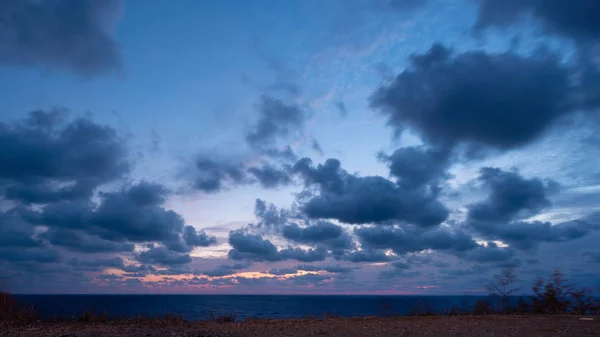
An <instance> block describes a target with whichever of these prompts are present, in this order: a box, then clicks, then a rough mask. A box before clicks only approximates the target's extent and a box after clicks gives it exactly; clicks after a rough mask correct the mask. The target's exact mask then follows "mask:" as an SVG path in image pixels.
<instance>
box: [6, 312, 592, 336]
mask: <svg viewBox="0 0 600 337" xmlns="http://www.w3.org/2000/svg"><path fill="white" fill-rule="evenodd" d="M0 336H10V337H16V336H63V337H67V336H69V337H75V336H77V337H92V336H165V337H169V336H194V337H200V336H213V337H214V336H261V337H263V336H265V337H267V336H528V337H534V336H600V317H598V316H596V317H594V319H593V320H592V321H588V320H580V316H459V317H456V316H444V317H395V318H374V317H373V318H325V319H285V320H250V321H246V322H241V323H217V322H180V323H173V322H171V323H163V322H156V321H147V322H141V321H138V322H135V321H132V322H119V323H104V324H98V323H94V324H89V323H87V324H86V323H36V324H30V325H26V326H11V325H6V324H1V323H0Z"/></svg>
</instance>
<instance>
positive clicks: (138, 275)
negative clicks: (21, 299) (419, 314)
mask: <svg viewBox="0 0 600 337" xmlns="http://www.w3.org/2000/svg"><path fill="white" fill-rule="evenodd" d="M598 12H600V2H598V1H596V0H570V1H566V0H564V1H563V0H556V1H553V2H544V1H541V0H505V1H495V0H327V1H317V0H290V1H274V0H265V1H259V2H248V1H234V0H229V1H192V0H181V1H177V2H167V1H152V2H142V1H118V0H111V1H96V0H79V1H75V0H57V1H50V2H40V1H34V0H25V1H20V0H8V1H2V2H1V3H0V92H1V93H2V94H1V96H0V97H1V99H0V283H1V286H2V287H3V288H4V289H6V290H8V291H11V292H14V293H36V294H39V293H73V294H75V293H98V294H100V293H119V294H120V293H157V294H158V293H170V294H432V295H436V294H481V293H485V289H486V284H487V283H489V281H490V280H492V279H493V277H494V275H497V274H498V273H500V272H501V271H502V270H504V269H506V268H514V270H515V271H516V273H517V275H518V277H519V285H522V287H523V288H522V289H523V291H524V292H527V291H528V290H529V289H530V285H531V282H533V280H535V279H537V278H538V277H548V276H550V275H551V273H552V272H553V270H555V269H556V268H558V269H560V270H562V271H563V272H564V273H565V274H566V276H567V278H568V279H569V280H571V282H573V283H575V284H577V285H580V286H582V287H598V286H600V278H599V277H598V275H600V249H599V248H598V241H599V239H600V209H599V208H600V207H599V205H600V204H599V202H600V169H599V168H598V165H597V161H596V160H595V158H598V155H599V154H600V137H599V135H598V133H597V131H596V130H598V128H599V127H600V118H599V117H600V116H599V115H598V110H599V109H598V108H599V107H600V58H598V55H600V53H599V52H600V43H599V42H600V23H599V22H598V21H597V20H595V15H594V13H598Z"/></svg>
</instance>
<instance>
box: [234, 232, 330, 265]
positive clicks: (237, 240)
mask: <svg viewBox="0 0 600 337" xmlns="http://www.w3.org/2000/svg"><path fill="white" fill-rule="evenodd" d="M229 244H230V245H231V247H232V249H231V250H230V251H229V254H228V256H229V258H230V259H233V260H253V261H269V262H275V261H283V260H297V261H302V262H315V261H323V260H325V258H326V257H327V255H328V253H327V251H326V250H325V249H324V248H322V247H318V248H316V249H308V250H304V249H301V248H297V247H296V248H294V247H287V248H285V249H281V250H278V249H277V247H276V246H275V245H274V244H273V243H272V242H271V241H269V240H265V239H263V238H262V236H260V235H257V234H248V233H245V232H243V231H241V230H236V231H231V232H230V233H229Z"/></svg>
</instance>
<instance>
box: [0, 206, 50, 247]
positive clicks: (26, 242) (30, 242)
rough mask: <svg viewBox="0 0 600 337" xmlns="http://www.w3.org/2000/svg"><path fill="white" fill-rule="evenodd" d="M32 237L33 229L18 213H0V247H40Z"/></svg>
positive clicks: (38, 241) (37, 241) (38, 242)
mask: <svg viewBox="0 0 600 337" xmlns="http://www.w3.org/2000/svg"><path fill="white" fill-rule="evenodd" d="M34 235H35V228H34V227H33V226H31V225H30V224H29V223H28V222H27V221H25V220H24V219H23V218H22V217H21V216H20V215H19V214H18V212H14V211H9V212H5V213H0V247H40V246H41V242H40V240H38V239H36V238H34Z"/></svg>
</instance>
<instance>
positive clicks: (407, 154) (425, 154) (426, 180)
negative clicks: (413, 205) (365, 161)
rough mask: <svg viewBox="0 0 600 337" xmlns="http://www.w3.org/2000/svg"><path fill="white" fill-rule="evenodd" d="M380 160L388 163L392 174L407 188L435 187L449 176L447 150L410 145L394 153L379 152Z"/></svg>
mask: <svg viewBox="0 0 600 337" xmlns="http://www.w3.org/2000/svg"><path fill="white" fill-rule="evenodd" d="M378 157H379V160H380V161H382V162H384V163H387V164H388V165H389V168H390V175H392V176H394V177H396V178H398V183H399V184H400V185H402V186H403V187H405V188H407V189H414V188H422V187H429V188H435V187H436V186H437V184H438V183H439V182H440V181H442V180H443V179H444V178H447V177H448V174H447V173H446V170H447V168H448V166H449V164H450V163H449V154H448V153H447V152H445V151H440V150H436V149H427V148H425V147H423V146H408V147H403V148H400V149H397V150H396V151H395V152H394V153H393V154H392V155H389V156H388V155H386V154H384V153H380V154H379V156H378Z"/></svg>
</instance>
